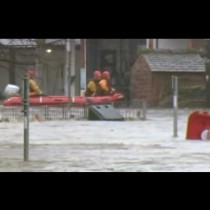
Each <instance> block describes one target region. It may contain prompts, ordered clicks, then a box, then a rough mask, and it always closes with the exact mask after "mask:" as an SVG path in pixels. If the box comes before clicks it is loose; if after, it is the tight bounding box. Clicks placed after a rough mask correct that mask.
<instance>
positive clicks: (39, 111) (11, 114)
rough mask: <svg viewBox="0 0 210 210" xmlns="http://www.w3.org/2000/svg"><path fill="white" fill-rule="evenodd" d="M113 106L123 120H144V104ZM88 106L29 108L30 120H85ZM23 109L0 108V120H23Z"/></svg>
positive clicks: (134, 103) (118, 104) (140, 102)
mask: <svg viewBox="0 0 210 210" xmlns="http://www.w3.org/2000/svg"><path fill="white" fill-rule="evenodd" d="M113 106H114V107H115V108H116V109H117V110H118V111H119V112H120V114H121V115H122V116H123V117H124V119H125V120H146V102H145V101H143V100H135V101H132V102H130V103H125V102H117V103H113ZM88 108H89V105H84V106H81V105H80V106H75V105H70V106H62V107H49V106H40V107H30V109H29V119H30V120H65V119H73V120H87V119H88ZM22 111H23V107H3V106H1V107H0V120H1V121H12V120H18V121H19V120H22V119H23V112H22Z"/></svg>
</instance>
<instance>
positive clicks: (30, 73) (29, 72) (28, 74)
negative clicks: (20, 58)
mask: <svg viewBox="0 0 210 210" xmlns="http://www.w3.org/2000/svg"><path fill="white" fill-rule="evenodd" d="M26 74H27V76H28V77H30V78H34V77H35V73H34V71H32V70H29V71H28V72H27V73H26Z"/></svg>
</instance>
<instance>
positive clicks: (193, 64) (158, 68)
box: [143, 53, 205, 72]
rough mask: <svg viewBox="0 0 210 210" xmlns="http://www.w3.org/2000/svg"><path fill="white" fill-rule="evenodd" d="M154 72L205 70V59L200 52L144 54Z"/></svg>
mask: <svg viewBox="0 0 210 210" xmlns="http://www.w3.org/2000/svg"><path fill="white" fill-rule="evenodd" d="M143 56H144V58H145V59H146V61H147V63H148V65H149V67H150V69H151V71H152V72H205V62H204V59H203V58H201V57H200V55H199V54H198V53H167V54H166V53H148V54H143Z"/></svg>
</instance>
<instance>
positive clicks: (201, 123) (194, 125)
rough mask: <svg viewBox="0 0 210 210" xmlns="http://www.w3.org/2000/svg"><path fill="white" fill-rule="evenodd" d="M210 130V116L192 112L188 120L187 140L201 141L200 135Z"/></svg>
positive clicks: (204, 113)
mask: <svg viewBox="0 0 210 210" xmlns="http://www.w3.org/2000/svg"><path fill="white" fill-rule="evenodd" d="M209 129H210V115H209V113H208V112H203V113H199V112H198V111H196V112H193V113H192V114H191V115H190V116H189V118H188V125H187V136H186V139H189V140H195V139H196V140H199V139H200V140H201V133H202V132H203V131H204V130H209Z"/></svg>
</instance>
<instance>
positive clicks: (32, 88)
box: [26, 70, 42, 96]
mask: <svg viewBox="0 0 210 210" xmlns="http://www.w3.org/2000/svg"><path fill="white" fill-rule="evenodd" d="M26 75H27V76H28V77H29V96H36V95H41V94H42V91H41V90H40V88H39V86H38V84H37V82H36V76H35V73H34V72H33V71H32V70H29V71H28V72H27V73H26Z"/></svg>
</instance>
